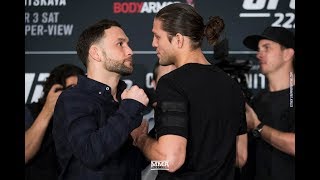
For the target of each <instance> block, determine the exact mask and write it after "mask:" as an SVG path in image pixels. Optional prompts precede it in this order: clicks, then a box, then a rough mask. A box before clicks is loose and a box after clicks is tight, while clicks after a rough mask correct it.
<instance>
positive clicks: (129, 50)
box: [127, 46, 133, 56]
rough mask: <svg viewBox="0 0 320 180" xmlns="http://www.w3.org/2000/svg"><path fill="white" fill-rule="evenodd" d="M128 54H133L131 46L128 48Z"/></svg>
mask: <svg viewBox="0 0 320 180" xmlns="http://www.w3.org/2000/svg"><path fill="white" fill-rule="evenodd" d="M127 54H128V55H130V56H131V55H133V51H132V49H131V48H130V47H129V46H128V48H127Z"/></svg>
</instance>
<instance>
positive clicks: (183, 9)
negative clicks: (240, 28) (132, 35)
mask: <svg viewBox="0 0 320 180" xmlns="http://www.w3.org/2000/svg"><path fill="white" fill-rule="evenodd" d="M155 18H156V19H159V20H160V21H161V22H162V29H163V30H164V31H166V32H168V34H169V36H168V38H169V41H170V42H171V39H172V37H173V36H175V35H176V34H177V33H180V34H182V35H184V36H188V37H189V38H190V39H191V40H192V45H191V48H192V49H196V48H198V47H200V46H201V44H202V40H203V36H206V37H207V39H208V42H209V43H210V44H211V45H214V43H215V42H216V41H217V40H218V39H219V36H220V33H221V32H222V31H223V29H224V22H223V20H222V19H221V18H220V17H218V16H214V17H211V18H210V19H209V22H208V23H207V24H206V25H205V24H204V23H203V18H202V17H201V16H200V14H199V13H198V12H197V11H196V10H195V8H194V7H192V6H191V5H189V4H186V3H173V4H170V5H168V6H165V7H164V8H162V9H161V10H160V11H159V12H158V13H157V14H156V17H155Z"/></svg>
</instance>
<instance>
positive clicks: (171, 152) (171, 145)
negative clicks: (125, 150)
mask: <svg viewBox="0 0 320 180" xmlns="http://www.w3.org/2000/svg"><path fill="white" fill-rule="evenodd" d="M136 143H137V146H138V147H139V149H141V150H142V151H143V153H144V154H145V156H146V157H147V158H148V159H150V160H166V161H168V162H169V170H168V171H169V172H175V171H176V170H178V169H179V168H180V167H181V166H182V165H183V163H184V161H185V157H186V147H187V139H186V138H184V137H182V136H177V135H164V136H161V137H160V138H159V140H158V141H157V140H155V139H153V138H151V137H149V136H147V135H146V134H145V135H142V136H140V137H139V138H138V139H137V142H136Z"/></svg>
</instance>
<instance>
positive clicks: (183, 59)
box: [175, 48, 210, 68]
mask: <svg viewBox="0 0 320 180" xmlns="http://www.w3.org/2000/svg"><path fill="white" fill-rule="evenodd" d="M188 63H198V64H210V63H209V62H208V61H207V59H206V58H205V56H204V55H203V53H202V50H201V49H200V48H197V49H195V50H192V51H190V50H188V51H185V52H182V53H180V54H179V55H178V56H177V61H176V63H175V66H176V67H177V68H178V67H181V66H183V65H185V64H188Z"/></svg>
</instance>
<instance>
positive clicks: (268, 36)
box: [243, 27, 295, 180]
mask: <svg viewBox="0 0 320 180" xmlns="http://www.w3.org/2000/svg"><path fill="white" fill-rule="evenodd" d="M243 43H244V45H245V46H246V47H248V48H250V49H252V50H255V51H257V56H256V57H257V58H258V60H259V64H260V70H261V73H262V74H264V75H265V76H266V78H267V79H268V88H267V89H266V90H263V92H261V93H259V94H258V95H257V96H256V97H255V99H254V101H253V105H252V106H253V107H252V108H251V107H250V106H249V105H247V104H246V118H247V126H248V129H249V130H252V135H253V137H254V138H255V157H253V158H255V173H254V174H255V179H256V180H257V179H259V180H264V179H272V180H278V179H279V180H280V179H281V180H294V179H295V118H294V112H295V105H294V103H295V101H294V92H295V86H294V85H295V75H294V58H295V50H294V49H295V48H294V46H295V37H294V34H293V33H292V32H291V31H289V30H287V29H285V28H282V27H267V28H266V29H265V30H264V31H263V33H262V34H261V35H250V36H248V37H246V38H245V39H244V41H243Z"/></svg>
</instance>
